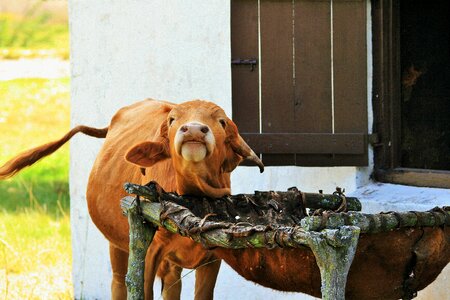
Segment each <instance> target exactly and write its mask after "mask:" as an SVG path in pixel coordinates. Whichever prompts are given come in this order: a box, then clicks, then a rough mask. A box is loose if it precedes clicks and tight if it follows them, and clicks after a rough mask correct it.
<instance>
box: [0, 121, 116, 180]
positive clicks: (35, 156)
mask: <svg viewBox="0 0 450 300" xmlns="http://www.w3.org/2000/svg"><path fill="white" fill-rule="evenodd" d="M78 132H82V133H84V134H86V135H89V136H93V137H96V138H104V137H106V134H107V133H108V127H106V128H102V129H98V128H93V127H88V126H83V125H80V126H77V127H75V128H73V129H72V130H70V131H69V132H68V133H66V135H64V136H63V137H62V138H61V139H59V140H57V141H53V142H50V143H47V144H45V145H42V146H39V147H36V148H33V149H30V150H27V151H25V152H23V153H21V154H19V155H17V156H16V157H14V158H13V159H11V160H9V161H8V162H6V163H5V164H4V165H3V166H1V167H0V180H1V179H6V178H9V177H11V176H13V175H14V174H16V173H17V172H19V171H20V170H22V169H23V168H25V167H27V166H31V165H32V164H34V163H35V162H37V161H38V160H40V159H41V158H43V157H45V156H48V155H50V154H52V153H53V152H55V151H56V150H58V149H59V148H60V147H61V146H62V145H64V144H65V143H66V142H67V141H68V140H70V138H71V137H72V136H74V135H75V134H77V133H78Z"/></svg>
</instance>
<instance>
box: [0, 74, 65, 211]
mask: <svg viewBox="0 0 450 300" xmlns="http://www.w3.org/2000/svg"><path fill="white" fill-rule="evenodd" d="M69 105H70V103H69V79H68V78H63V79H50V80H49V79H17V80H10V81H4V82H0V107H1V110H0V143H1V147H0V164H3V163H5V162H6V161H7V160H9V159H10V158H12V157H13V156H15V155H17V154H18V153H20V152H22V151H24V150H27V149H29V148H32V147H36V146H39V145H41V144H44V143H47V142H49V141H52V140H55V139H57V138H59V137H61V136H62V135H63V134H65V133H66V132H67V131H68V130H69V114H70V106H69ZM68 166H69V149H68V146H67V145H65V146H64V147H63V148H61V149H60V150H58V151H57V152H56V153H54V154H53V155H51V156H49V157H47V158H45V159H43V160H41V161H39V162H38V163H36V164H35V165H33V166H31V167H28V168H27V169H25V170H24V171H23V172H21V173H19V174H18V175H17V176H15V177H14V178H12V179H8V180H6V181H2V182H0V195H1V196H0V197H1V205H0V210H3V211H7V212H24V211H28V210H30V209H31V210H38V211H41V212H46V213H49V214H51V215H52V216H55V217H58V216H60V215H61V214H64V213H66V212H67V211H68V209H69V196H68Z"/></svg>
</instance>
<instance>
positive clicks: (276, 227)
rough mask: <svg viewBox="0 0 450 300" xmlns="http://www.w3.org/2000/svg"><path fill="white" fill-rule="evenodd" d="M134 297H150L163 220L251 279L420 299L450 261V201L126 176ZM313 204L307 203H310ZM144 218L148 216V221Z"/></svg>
mask: <svg viewBox="0 0 450 300" xmlns="http://www.w3.org/2000/svg"><path fill="white" fill-rule="evenodd" d="M125 189H126V190H127V192H128V193H130V194H134V195H137V197H131V196H129V197H125V198H123V199H122V201H121V206H122V209H123V211H124V213H125V214H127V215H128V220H129V223H130V256H129V269H128V274H127V280H126V282H127V289H128V297H129V299H143V290H144V289H143V285H144V276H143V274H144V262H145V254H146V252H147V249H148V247H149V246H150V243H151V240H152V238H153V235H154V233H155V230H156V228H157V227H155V226H151V225H150V224H154V225H156V226H159V227H164V228H166V229H167V230H169V231H170V232H173V233H176V234H180V235H182V236H187V237H189V238H191V239H193V240H194V241H196V242H199V243H202V244H203V245H204V247H206V248H209V249H213V250H212V251H214V253H215V254H216V255H217V256H218V257H220V258H222V259H223V260H225V261H226V262H227V263H228V264H229V265H230V266H231V267H232V268H233V269H234V270H235V271H237V272H238V273H239V274H241V275H242V276H243V277H245V278H246V279H248V280H251V281H254V282H256V283H259V284H261V285H263V286H266V287H270V288H274V289H277V290H282V291H294V292H302V293H306V294H309V295H312V296H316V297H322V299H399V298H402V299H412V298H414V296H415V295H416V293H417V291H419V290H421V289H423V288H424V287H426V286H427V285H428V284H430V283H431V282H433V281H434V279H435V278H436V277H437V276H438V275H439V273H440V272H441V270H442V269H443V268H444V267H445V266H446V265H447V263H448V262H449V261H450V208H449V207H444V208H435V209H433V210H430V211H427V212H404V213H398V212H388V213H380V214H363V213H360V212H356V211H348V212H347V210H360V209H361V205H360V203H359V201H358V200H357V199H355V198H346V197H345V196H344V195H343V194H342V193H340V191H338V192H336V193H334V194H333V195H323V194H308V193H301V192H300V191H298V190H297V189H295V188H293V189H289V190H288V191H286V192H255V194H252V195H236V196H228V197H224V198H220V199H208V198H201V197H200V198H194V197H187V196H183V197H181V196H178V195H177V194H174V193H166V192H165V191H163V190H162V189H161V188H160V187H159V186H158V185H157V184H156V183H153V182H152V183H149V184H148V185H145V186H141V185H135V184H126V185H125ZM306 208H308V209H309V212H307V209H306ZM143 220H145V221H147V222H148V223H145V222H143Z"/></svg>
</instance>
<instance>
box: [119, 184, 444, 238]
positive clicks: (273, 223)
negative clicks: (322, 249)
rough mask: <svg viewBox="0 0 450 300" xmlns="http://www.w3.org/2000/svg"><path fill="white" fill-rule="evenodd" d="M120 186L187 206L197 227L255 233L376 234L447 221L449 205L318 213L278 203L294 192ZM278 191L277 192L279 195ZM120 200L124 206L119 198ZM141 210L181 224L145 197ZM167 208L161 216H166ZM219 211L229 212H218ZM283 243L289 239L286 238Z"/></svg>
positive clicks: (152, 218)
mask: <svg viewBox="0 0 450 300" xmlns="http://www.w3.org/2000/svg"><path fill="white" fill-rule="evenodd" d="M126 189H127V191H128V192H130V193H133V194H136V195H140V196H143V197H145V198H146V199H149V200H150V201H153V202H155V201H157V202H158V203H159V201H161V203H165V205H166V206H167V209H170V210H171V212H172V211H177V210H183V208H186V209H187V211H189V212H191V211H192V212H191V213H192V217H195V216H198V217H199V220H202V218H204V217H205V216H206V218H205V220H203V221H202V223H201V225H202V226H200V227H201V229H199V228H197V229H195V230H198V231H201V232H205V231H209V230H210V229H214V228H219V229H225V228H233V229H229V230H231V231H233V232H239V234H244V232H252V233H253V232H255V228H263V229H261V230H263V231H267V230H269V229H276V230H279V231H280V230H281V231H286V230H293V228H295V227H301V228H302V229H304V230H307V231H321V230H323V229H336V228H339V227H341V226H344V225H347V226H357V227H359V228H360V229H361V232H362V233H376V232H383V231H390V230H394V229H397V228H404V227H433V226H443V225H446V226H450V209H449V208H448V207H444V208H435V209H433V210H430V211H428V212H388V213H379V214H364V213H359V212H347V213H344V212H341V213H333V212H324V213H323V214H322V215H318V216H307V215H305V214H304V213H303V211H302V209H299V208H295V209H292V208H289V207H286V206H283V205H286V203H287V204H289V203H288V202H283V201H282V200H283V199H288V198H289V197H288V196H289V195H291V196H292V195H294V198H293V199H291V200H293V202H295V200H296V199H295V197H296V196H295V194H289V192H286V193H285V192H277V193H272V194H271V193H270V192H257V193H256V194H255V195H253V197H247V196H252V195H245V196H244V198H242V197H241V195H237V196H228V197H225V198H220V199H213V200H211V199H204V198H201V199H200V198H194V197H184V196H183V197H182V196H178V195H176V194H173V193H166V192H164V191H163V190H162V189H161V188H159V186H158V185H157V184H149V185H148V186H141V185H135V184H127V185H126ZM283 193H285V194H283ZM280 195H283V196H281V197H280ZM270 197H273V198H270ZM243 199H245V200H243ZM249 199H250V200H249ZM280 199H282V200H280ZM220 201H222V202H225V203H226V204H227V205H224V206H219V207H217V203H219V202H220ZM245 201H247V202H246V203H250V204H249V205H250V206H251V207H252V208H255V211H256V215H255V213H254V212H253V211H250V212H249V211H248V207H246V206H245V205H243V203H242V202H245ZM174 203H177V204H181V205H179V206H178V208H175V207H173V205H172V204H174ZM264 203H266V204H264ZM123 204H124V205H126V204H125V203H123ZM194 204H195V205H194ZM228 204H229V205H228ZM267 207H269V208H270V214H268V213H265V211H264V208H267ZM199 208H200V210H199ZM142 209H143V212H144V216H145V217H146V218H149V219H148V220H149V221H150V222H154V223H155V224H158V226H164V227H166V226H169V228H172V229H173V230H174V231H173V232H179V231H180V232H182V231H183V230H182V229H177V228H175V227H176V225H175V224H174V223H173V222H172V221H170V220H167V219H164V222H166V223H167V224H161V223H160V219H159V215H160V214H161V212H162V211H163V210H164V209H163V207H162V206H160V205H150V203H149V202H143V205H142ZM167 209H166V210H165V212H164V215H171V213H169V211H168V210H167ZM214 209H221V210H222V211H221V212H219V211H214ZM225 210H228V211H231V212H227V213H224V211H225ZM194 213H195V214H194ZM289 213H297V215H296V216H286V214H289ZM258 214H259V215H258ZM265 217H267V218H265ZM264 224H266V225H264ZM267 224H269V225H267ZM188 225H189V227H184V228H193V226H194V223H192V224H188ZM197 225H199V224H197ZM174 226H175V227H174ZM194 227H195V226H194ZM184 234H185V235H189V232H184ZM246 234H247V233H246ZM248 234H250V233H248ZM287 244H290V242H288V243H287Z"/></svg>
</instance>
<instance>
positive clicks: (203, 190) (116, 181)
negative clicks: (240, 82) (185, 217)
mask: <svg viewBox="0 0 450 300" xmlns="http://www.w3.org/2000/svg"><path fill="white" fill-rule="evenodd" d="M77 132H83V133H85V134H87V135H90V136H95V137H100V138H102V137H106V139H105V142H104V144H103V147H102V148H101V150H100V152H99V154H98V156H97V159H96V161H95V163H94V166H93V167H92V171H91V174H90V177H89V183H88V188H87V201H88V208H89V214H90V216H91V218H92V221H93V222H94V223H95V225H96V226H97V227H98V229H99V230H100V231H101V232H102V233H103V235H104V236H105V237H106V238H107V239H108V241H109V244H110V258H111V265H112V270H113V280H112V286H111V289H112V297H113V299H125V298H126V287H125V274H126V271H127V265H128V241H129V240H128V223H127V219H126V218H125V217H123V216H122V212H121V209H120V205H119V201H120V199H121V198H122V197H124V196H125V192H124V191H123V188H122V186H123V184H124V183H125V182H142V183H147V182H148V181H150V180H155V181H157V182H158V183H159V184H160V185H161V186H162V187H163V188H164V189H165V190H166V191H176V192H177V193H179V194H191V195H197V196H209V197H221V196H224V195H226V194H230V172H231V171H233V170H234V168H236V166H238V165H239V163H240V162H241V161H242V160H243V159H249V160H252V161H254V162H255V163H257V164H258V165H259V167H260V169H261V171H262V170H263V164H262V162H261V161H260V160H259V158H258V157H257V156H256V155H255V154H254V152H253V151H252V150H251V149H250V148H249V146H248V145H247V144H246V143H245V142H244V141H243V139H242V138H241V137H240V135H239V133H238V130H237V127H236V125H235V124H234V123H233V122H232V121H231V120H230V119H229V118H228V117H227V116H226V115H225V113H224V111H223V110H222V109H221V108H220V107H218V106H217V105H215V104H213V103H211V102H206V101H200V100H196V101H190V102H185V103H183V104H179V105H176V104H172V103H169V102H164V101H155V100H145V101H142V102H138V103H135V104H133V105H130V106H127V107H124V108H122V109H121V110H119V111H118V112H117V113H116V114H115V116H114V117H113V118H112V120H111V124H110V125H109V126H108V128H105V129H95V128H90V127H85V126H79V127H76V128H74V129H72V130H71V131H70V132H69V133H67V134H66V136H64V137H63V138H61V139H60V140H58V141H55V142H52V143H48V144H45V145H43V146H40V147H37V148H34V149H31V150H29V151H27V152H24V153H22V154H21V155H19V156H17V157H16V158H13V159H12V160H10V161H9V162H7V163H6V164H5V165H4V166H2V167H0V179H3V178H6V177H10V176H12V175H13V174H15V173H16V172H18V171H20V170H21V169H22V168H24V167H26V166H29V165H31V164H33V163H34V162H36V161H37V160H39V159H40V158H42V157H44V156H47V155H49V154H51V153H53V152H54V151H56V150H57V149H58V148H59V147H61V146H62V145H63V144H64V143H65V142H67V141H68V140H69V139H70V138H71V137H72V136H73V135H74V134H76V133H77ZM133 145H134V146H133ZM130 146H132V147H131V148H130ZM127 161H128V162H127ZM137 166H139V167H137ZM144 168H145V171H143V169H144ZM143 174H145V175H143ZM202 265H204V266H202ZM199 266H202V267H200V268H198V270H197V271H196V286H195V298H196V299H211V298H212V297H213V290H214V285H215V281H216V277H217V273H218V271H219V267H220V260H218V259H217V258H216V256H215V255H214V254H213V253H212V252H210V251H208V250H205V249H203V248H202V246H200V245H199V244H196V243H194V242H193V241H192V240H190V239H188V238H184V237H181V236H179V235H174V234H171V233H169V232H167V231H165V230H158V231H157V233H156V235H155V237H154V240H153V242H152V246H151V247H150V249H149V251H148V253H147V258H146V274H145V283H146V291H145V292H146V298H147V299H152V298H153V282H154V278H155V276H156V275H159V276H161V279H162V282H163V296H164V298H165V299H177V298H179V296H180V291H181V283H180V282H179V281H178V280H179V278H180V273H181V269H182V268H196V267H199ZM169 287H171V288H170V289H169Z"/></svg>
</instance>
